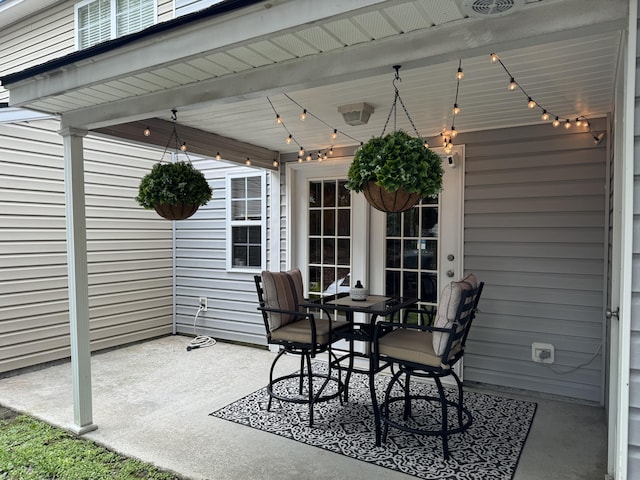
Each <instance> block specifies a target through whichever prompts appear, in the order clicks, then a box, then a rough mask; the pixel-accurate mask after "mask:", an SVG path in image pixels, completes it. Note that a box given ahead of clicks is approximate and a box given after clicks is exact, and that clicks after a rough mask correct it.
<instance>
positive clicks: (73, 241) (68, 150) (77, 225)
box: [59, 128, 98, 435]
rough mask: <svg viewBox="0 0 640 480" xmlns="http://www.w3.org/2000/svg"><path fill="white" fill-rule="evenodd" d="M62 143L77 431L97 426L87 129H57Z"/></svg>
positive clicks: (74, 405)
mask: <svg viewBox="0 0 640 480" xmlns="http://www.w3.org/2000/svg"><path fill="white" fill-rule="evenodd" d="M59 133H60V135H62V140H63V145H64V187H65V213H66V221H67V264H68V282H69V322H70V329H71V375H72V387H73V420H74V424H73V426H72V427H71V430H72V431H73V432H74V433H76V434H77V435H82V434H83V433H86V432H90V431H92V430H95V429H96V428H98V426H97V425H95V424H94V423H93V414H92V399H91V345H90V338H89V285H88V284H89V274H88V270H87V226H86V223H87V222H86V213H85V195H84V154H83V153H84V152H83V140H82V139H83V137H84V136H85V135H86V134H87V132H86V130H78V129H74V128H63V129H62V130H60V132H59Z"/></svg>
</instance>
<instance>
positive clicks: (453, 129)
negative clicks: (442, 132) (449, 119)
mask: <svg viewBox="0 0 640 480" xmlns="http://www.w3.org/2000/svg"><path fill="white" fill-rule="evenodd" d="M457 136H458V131H457V130H456V127H454V126H453V125H451V138H456V137H457Z"/></svg>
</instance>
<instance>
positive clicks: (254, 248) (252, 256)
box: [247, 245, 262, 267]
mask: <svg viewBox="0 0 640 480" xmlns="http://www.w3.org/2000/svg"><path fill="white" fill-rule="evenodd" d="M261 250H262V248H261V247H260V245H251V246H249V261H248V262H247V265H248V266H250V267H259V266H260V265H262V256H261Z"/></svg>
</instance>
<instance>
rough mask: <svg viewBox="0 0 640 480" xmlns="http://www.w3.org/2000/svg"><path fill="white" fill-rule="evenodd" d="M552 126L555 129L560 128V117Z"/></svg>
mask: <svg viewBox="0 0 640 480" xmlns="http://www.w3.org/2000/svg"><path fill="white" fill-rule="evenodd" d="M551 125H553V126H554V127H559V126H560V119H559V118H558V117H556V118H555V120H554V121H553V122H552V123H551Z"/></svg>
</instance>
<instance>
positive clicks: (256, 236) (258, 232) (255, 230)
mask: <svg viewBox="0 0 640 480" xmlns="http://www.w3.org/2000/svg"><path fill="white" fill-rule="evenodd" d="M261 241H262V228H261V227H259V226H257V225H254V226H252V227H249V243H253V244H256V243H257V244H258V245H259V244H260V242H261Z"/></svg>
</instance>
